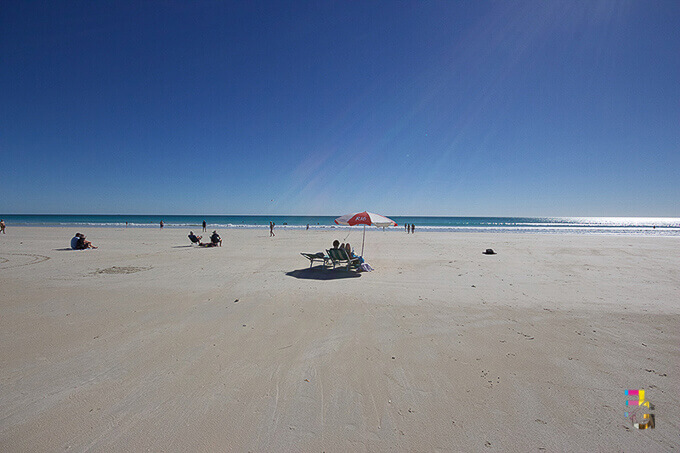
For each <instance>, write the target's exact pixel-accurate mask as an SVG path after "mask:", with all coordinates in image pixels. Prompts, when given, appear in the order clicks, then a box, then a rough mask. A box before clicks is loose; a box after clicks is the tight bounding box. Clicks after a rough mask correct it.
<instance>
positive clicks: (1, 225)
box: [0, 219, 5, 234]
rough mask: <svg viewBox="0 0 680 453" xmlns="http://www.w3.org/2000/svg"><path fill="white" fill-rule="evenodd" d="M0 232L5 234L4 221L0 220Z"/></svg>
mask: <svg viewBox="0 0 680 453" xmlns="http://www.w3.org/2000/svg"><path fill="white" fill-rule="evenodd" d="M0 231H2V234H5V219H0Z"/></svg>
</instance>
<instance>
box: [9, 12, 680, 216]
mask: <svg viewBox="0 0 680 453" xmlns="http://www.w3.org/2000/svg"><path fill="white" fill-rule="evenodd" d="M678 23H680V2H677V1H667V2H655V1H646V2H640V1H636V2H625V1H603V2H597V1H578V2H574V1H565V2H559V1H538V2H513V1H502V2H477V1H464V2H454V1H447V2H429V1H417V2H392V1H390V2H382V1H371V2H330V1H321V2H319V1H312V2H303V1H289V2H284V1H276V2H258V1H252V2H251V1H248V2H233V3H232V2H223V1H216V2H212V1H209V2H207V1H203V2H201V1H199V2H179V1H168V2H140V1H134V2H123V1H116V2H106V1H96V2H90V1H80V2H68V1H64V2H23V1H6V2H3V4H2V7H1V8H0V154H1V156H2V157H1V158H0V181H1V183H0V212H5V213H93V214H96V213H111V214H117V213H121V214H123V213H124V214H142V213H149V214H292V215H304V214H310V215H340V214H343V213H346V212H352V211H356V210H364V209H368V210H371V211H374V212H380V213H384V214H388V215H489V216H494V215H507V216H514V215H528V216H532V215H536V216H539V215H546V216H549V215H564V216H569V215H574V216H579V215H590V216H601V215H602V216H605V215H606V216H617V215H620V216H636V215H637V216H680V201H679V200H680V184H678V181H679V180H680V178H679V177H680V54H679V53H678V50H679V49H680V32H679V29H680V27H678Z"/></svg>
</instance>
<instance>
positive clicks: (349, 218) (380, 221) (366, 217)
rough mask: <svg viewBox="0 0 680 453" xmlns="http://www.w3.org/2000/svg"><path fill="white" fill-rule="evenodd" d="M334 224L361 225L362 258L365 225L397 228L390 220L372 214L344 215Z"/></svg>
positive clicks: (365, 212)
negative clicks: (362, 233)
mask: <svg viewBox="0 0 680 453" xmlns="http://www.w3.org/2000/svg"><path fill="white" fill-rule="evenodd" d="M335 223H336V224H338V225H350V226H354V225H363V226H364V237H363V238H362V239H361V256H364V241H365V240H366V225H368V226H371V225H374V226H377V227H387V226H397V222H395V221H394V220H392V219H388V218H387V217H385V216H381V215H380V214H374V213H372V212H368V211H364V212H355V213H353V214H345V215H343V216H341V217H338V218H337V219H335Z"/></svg>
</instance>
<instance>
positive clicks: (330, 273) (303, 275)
mask: <svg viewBox="0 0 680 453" xmlns="http://www.w3.org/2000/svg"><path fill="white" fill-rule="evenodd" d="M286 275H288V276H289V277H295V278H300V279H303V280H338V279H340V278H358V277H361V274H360V273H358V272H354V271H347V270H345V269H326V270H324V269H323V267H322V266H315V267H311V268H310V267H308V268H305V269H297V270H294V271H290V272H286Z"/></svg>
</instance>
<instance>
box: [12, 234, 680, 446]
mask: <svg viewBox="0 0 680 453" xmlns="http://www.w3.org/2000/svg"><path fill="white" fill-rule="evenodd" d="M75 231H76V229H74V228H41V227H12V226H11V225H10V227H9V228H8V234H6V235H0V451H3V452H23V451H67V450H70V451H84V450H93V451H104V450H105V451H254V452H272V451H281V452H284V451H285V452H288V451H300V452H312V451H315V452H322V451H325V452H335V451H337V452H340V451H677V450H678V448H680V430H679V429H678V428H679V427H680V393H679V392H678V389H680V370H679V366H680V303H679V302H678V301H680V238H673V237H670V238H662V237H654V238H652V237H633V236H629V237H622V236H605V235H603V236H594V235H591V236H577V235H566V234H565V235H557V234H555V235H540V234H533V235H521V234H473V233H468V234H465V233H426V232H423V233H418V232H416V234H414V235H406V234H405V233H403V230H401V229H399V228H396V229H395V230H394V231H387V232H383V231H381V230H370V231H368V232H367V234H366V251H365V257H366V260H367V262H369V263H370V264H371V266H373V268H375V271H374V272H370V273H361V274H357V273H354V272H346V271H343V270H325V271H324V270H321V269H320V268H314V269H308V268H309V262H308V261H307V260H306V259H305V258H303V257H302V256H301V255H300V252H317V251H321V250H324V249H327V248H330V246H331V242H332V241H333V240H334V239H339V240H340V241H342V242H345V241H349V242H351V243H352V245H353V246H354V247H355V249H356V250H357V251H358V250H359V249H360V248H361V230H360V229H357V230H352V231H351V232H348V231H347V230H331V229H329V230H324V231H311V230H310V231H304V230H286V229H278V230H277V231H276V237H274V238H269V237H268V236H269V231H268V230H267V229H259V230H254V229H229V230H222V231H220V233H221V235H222V238H223V239H224V246H223V247H221V248H197V247H190V246H189V240H188V239H187V233H188V230H183V229H169V228H166V229H164V230H159V229H151V228H136V229H132V228H131V229H115V228H88V229H86V230H84V231H82V232H84V233H86V234H87V236H88V240H91V241H92V242H93V243H94V244H95V245H98V246H99V249H97V250H88V251H72V250H70V249H69V248H68V246H69V241H70V238H71V237H72V236H73V234H74V233H75ZM195 231H196V230H195ZM348 234H349V236H347V235H348ZM489 247H491V248H493V249H495V250H496V251H497V252H498V254H497V255H493V256H485V255H483V254H482V253H481V252H482V251H483V250H484V249H486V248H489ZM638 388H644V389H646V391H647V398H648V399H649V400H650V401H651V402H652V403H653V404H654V406H655V409H654V413H655V417H656V418H655V420H656V427H655V429H648V430H637V429H635V428H633V427H632V426H631V423H630V421H629V420H628V419H626V418H625V417H624V412H625V411H626V407H625V400H626V397H625V396H624V390H625V389H638Z"/></svg>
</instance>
